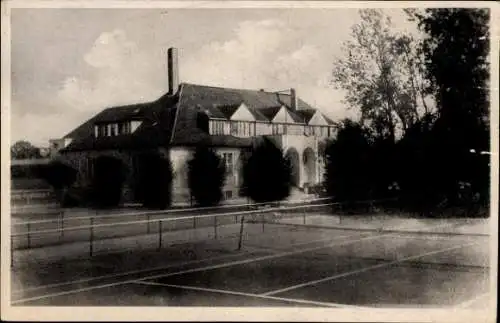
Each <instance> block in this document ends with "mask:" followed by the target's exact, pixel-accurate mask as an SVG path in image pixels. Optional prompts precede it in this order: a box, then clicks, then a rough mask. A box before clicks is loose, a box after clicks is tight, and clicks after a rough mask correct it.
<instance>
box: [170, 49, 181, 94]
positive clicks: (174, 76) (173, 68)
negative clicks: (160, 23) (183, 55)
mask: <svg viewBox="0 0 500 323" xmlns="http://www.w3.org/2000/svg"><path fill="white" fill-rule="evenodd" d="M167 55H168V93H169V94H175V93H176V92H177V90H178V88H179V64H178V54H177V48H175V47H170V48H169V49H168V51H167Z"/></svg>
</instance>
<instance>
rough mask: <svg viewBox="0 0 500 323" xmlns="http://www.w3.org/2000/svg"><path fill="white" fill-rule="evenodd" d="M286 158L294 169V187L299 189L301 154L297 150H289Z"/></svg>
mask: <svg viewBox="0 0 500 323" xmlns="http://www.w3.org/2000/svg"><path fill="white" fill-rule="evenodd" d="M285 158H287V159H288V161H289V162H290V167H291V169H292V185H293V186H297V187H298V186H299V184H300V159H299V153H298V152H297V150H296V149H295V148H289V149H288V150H287V151H286V153H285Z"/></svg>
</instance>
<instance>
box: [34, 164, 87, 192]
mask: <svg viewBox="0 0 500 323" xmlns="http://www.w3.org/2000/svg"><path fill="white" fill-rule="evenodd" d="M38 172H39V175H40V177H41V178H43V179H44V180H45V181H46V182H47V183H48V184H49V185H50V186H52V187H53V188H54V189H56V190H60V189H63V188H67V187H70V186H71V185H72V184H73V183H74V182H75V181H76V175H77V173H78V172H77V170H76V169H74V168H73V167H71V166H68V165H66V164H64V163H62V162H60V161H52V162H50V163H49V164H47V165H41V166H40V167H39V170H38Z"/></svg>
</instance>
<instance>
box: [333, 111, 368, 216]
mask: <svg viewBox="0 0 500 323" xmlns="http://www.w3.org/2000/svg"><path fill="white" fill-rule="evenodd" d="M369 158H370V135H369V132H368V131H367V130H366V129H365V128H364V127H363V126H362V125H361V124H360V123H357V122H354V121H351V120H349V119H346V120H344V121H342V122H341V123H340V125H339V129H338V134H337V137H336V138H335V139H333V140H331V141H330V142H329V143H328V144H327V147H326V166H325V186H326V190H327V193H328V196H332V197H333V198H334V200H335V201H340V202H346V203H345V205H346V206H347V207H350V204H351V203H352V202H354V201H357V200H365V199H367V198H369V196H370V189H371V187H370V186H371V185H370V184H371V183H370V176H371V170H370V169H369V168H368V167H369V165H370V163H369Z"/></svg>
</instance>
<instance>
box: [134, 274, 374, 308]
mask: <svg viewBox="0 0 500 323" xmlns="http://www.w3.org/2000/svg"><path fill="white" fill-rule="evenodd" d="M133 284H139V285H150V286H163V287H171V288H179V289H186V290H193V291H202V292H211V293H219V294H226V295H236V296H246V297H253V298H261V299H268V300H276V301H285V302H290V303H297V304H307V305H317V306H326V307H337V308H339V307H340V308H354V309H360V308H363V307H361V306H354V305H344V304H336V303H327V302H316V301H310V300H305V299H295V298H285V297H276V296H266V295H261V294H252V293H243V292H236V291H231V290H224V289H215V288H206V287H196V286H185V285H175V284H163V283H157V282H147V281H142V280H137V281H135V282H133ZM366 308H368V307H366Z"/></svg>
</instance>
